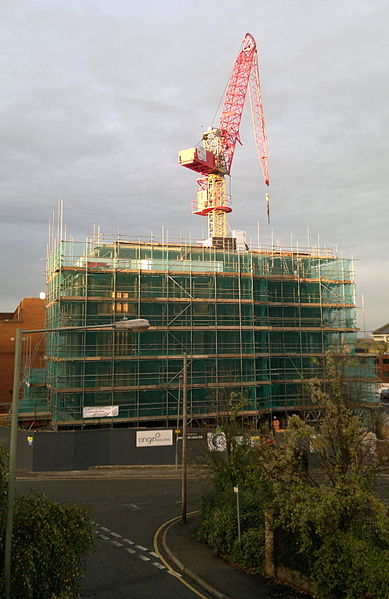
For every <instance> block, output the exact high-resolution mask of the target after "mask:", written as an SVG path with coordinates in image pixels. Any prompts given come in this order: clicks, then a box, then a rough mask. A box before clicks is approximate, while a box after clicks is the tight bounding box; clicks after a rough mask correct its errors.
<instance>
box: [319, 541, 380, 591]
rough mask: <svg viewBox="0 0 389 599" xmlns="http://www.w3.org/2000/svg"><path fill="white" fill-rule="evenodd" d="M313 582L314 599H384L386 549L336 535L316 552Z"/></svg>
mask: <svg viewBox="0 0 389 599" xmlns="http://www.w3.org/2000/svg"><path fill="white" fill-rule="evenodd" d="M315 558H316V559H315V564H314V567H313V572H312V575H313V581H314V584H315V587H316V594H315V597H317V598H318V599H362V598H366V599H388V596H389V591H388V589H389V567H388V565H389V549H388V548H387V549H384V548H379V547H376V546H374V545H373V544H371V543H369V542H368V541H366V540H361V539H357V538H355V537H354V536H352V535H351V534H350V533H338V534H337V535H335V536H333V537H331V538H328V539H326V540H325V541H324V543H323V545H322V547H321V548H320V549H319V550H318V551H317V552H316V555H315Z"/></svg>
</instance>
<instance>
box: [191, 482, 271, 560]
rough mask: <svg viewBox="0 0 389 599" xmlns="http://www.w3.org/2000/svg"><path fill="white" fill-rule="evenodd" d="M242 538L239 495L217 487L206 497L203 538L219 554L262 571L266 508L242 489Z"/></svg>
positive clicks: (202, 512)
mask: <svg viewBox="0 0 389 599" xmlns="http://www.w3.org/2000/svg"><path fill="white" fill-rule="evenodd" d="M240 495H241V511H240V518H241V521H240V524H241V540H240V542H239V539H238V524H237V514H236V504H235V495H234V494H233V493H232V492H231V490H230V491H229V492H228V491H224V492H221V491H220V490H215V491H214V492H213V493H212V494H210V495H208V496H207V497H205V498H203V503H202V509H201V519H200V526H199V528H198V531H197V538H198V540H199V541H203V542H204V543H207V544H208V545H209V546H210V547H211V549H213V551H214V552H215V553H216V555H219V556H222V557H224V558H226V559H228V561H230V562H233V563H235V564H238V565H239V566H240V567H243V568H244V569H246V570H250V571H255V572H261V571H262V570H263V560H264V529H263V511H262V510H261V509H260V507H259V505H258V504H256V503H255V501H254V500H253V497H252V496H250V494H248V493H244V492H241V494H240Z"/></svg>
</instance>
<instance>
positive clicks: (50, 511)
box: [1, 493, 93, 599]
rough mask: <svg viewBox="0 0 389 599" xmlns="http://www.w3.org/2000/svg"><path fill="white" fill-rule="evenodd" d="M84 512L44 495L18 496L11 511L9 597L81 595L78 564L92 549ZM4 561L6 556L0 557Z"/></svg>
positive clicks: (91, 540) (27, 598)
mask: <svg viewBox="0 0 389 599" xmlns="http://www.w3.org/2000/svg"><path fill="white" fill-rule="evenodd" d="M92 545H93V534H92V525H91V522H90V519H89V517H88V514H87V511H86V509H85V508H83V507H80V506H77V505H73V504H66V505H60V504H59V503H57V502H55V501H52V500H50V499H48V498H47V497H46V496H45V495H43V494H40V493H39V494H38V493H32V494H30V495H24V496H21V497H18V498H17V499H16V501H15V508H14V525H13V543H12V564H11V596H12V597H13V598H14V599H19V598H22V597H23V599H35V598H37V597H39V599H53V598H54V597H57V598H60V597H64V598H69V597H72V599H74V598H77V597H79V596H80V595H79V582H80V579H81V576H82V573H83V570H82V560H83V558H84V556H85V554H86V553H87V551H89V550H90V549H91V548H92ZM1 559H2V562H3V560H4V556H1Z"/></svg>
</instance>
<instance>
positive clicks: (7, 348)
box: [0, 297, 46, 412]
mask: <svg viewBox="0 0 389 599" xmlns="http://www.w3.org/2000/svg"><path fill="white" fill-rule="evenodd" d="M45 303H46V302H45V300H44V299H40V298H38V297H25V298H23V299H22V300H21V302H20V303H19V305H18V307H17V308H16V310H15V311H14V312H0V412H6V411H7V410H8V408H9V405H10V403H11V400H12V386H13V367H14V351H15V334H16V329H24V330H29V329H41V328H43V327H44V323H45ZM25 343H27V346H26V347H24V354H25V358H27V361H28V363H29V365H31V366H32V367H40V366H42V365H43V364H42V363H43V360H42V358H43V344H42V342H41V338H40V335H30V336H29V339H28V340H27V341H26V342H25Z"/></svg>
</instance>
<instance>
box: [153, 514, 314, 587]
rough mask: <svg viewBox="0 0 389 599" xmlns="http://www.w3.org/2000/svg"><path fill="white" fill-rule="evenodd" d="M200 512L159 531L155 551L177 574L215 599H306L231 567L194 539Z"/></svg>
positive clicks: (255, 575) (254, 575)
mask: <svg viewBox="0 0 389 599" xmlns="http://www.w3.org/2000/svg"><path fill="white" fill-rule="evenodd" d="M198 518H199V516H198V513H196V514H193V515H190V516H189V517H188V518H187V522H186V524H182V522H181V519H180V518H179V517H178V518H176V519H173V521H169V522H167V523H166V526H165V527H161V529H160V530H159V531H158V533H157V535H156V537H157V538H155V541H156V548H157V549H158V551H159V552H160V553H162V555H163V556H165V558H166V559H167V562H168V563H169V564H171V565H172V567H173V568H174V570H175V571H178V572H180V573H182V574H183V575H185V576H186V577H189V578H191V579H192V580H193V581H194V583H196V584H197V585H198V586H199V587H200V588H202V589H204V591H206V592H207V593H208V594H209V595H211V596H212V597H216V599H276V598H277V599H278V598H279V599H307V598H308V595H305V594H302V593H298V592H297V591H294V590H293V589H290V588H288V587H285V586H282V585H279V584H275V583H273V582H271V581H269V580H267V579H265V578H264V577H262V576H259V575H257V574H249V573H246V572H244V571H242V570H238V569H237V568H234V567H233V566H230V565H229V564H227V563H226V562H225V561H223V560H222V559H220V558H218V557H216V556H215V554H214V553H213V551H212V550H211V549H210V548H209V547H208V546H207V545H205V544H204V543H200V542H198V541H196V539H195V533H196V529H197V526H198Z"/></svg>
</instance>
